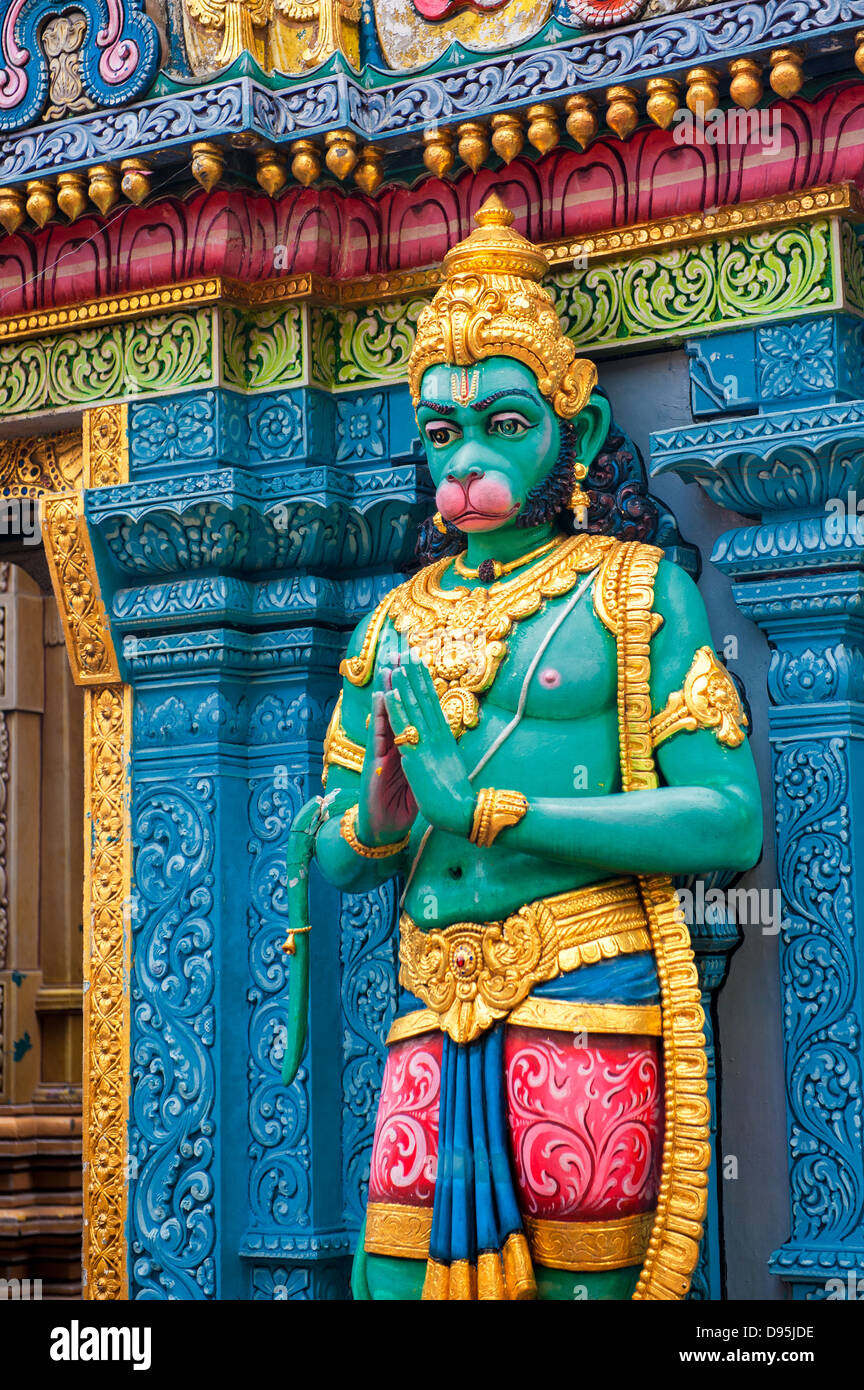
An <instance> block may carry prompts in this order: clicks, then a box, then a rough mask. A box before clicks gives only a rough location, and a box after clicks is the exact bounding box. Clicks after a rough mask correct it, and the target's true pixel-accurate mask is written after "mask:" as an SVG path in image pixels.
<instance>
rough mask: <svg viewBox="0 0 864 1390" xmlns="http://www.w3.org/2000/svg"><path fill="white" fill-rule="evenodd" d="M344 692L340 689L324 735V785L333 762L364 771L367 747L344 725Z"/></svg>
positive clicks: (350, 769)
mask: <svg viewBox="0 0 864 1390" xmlns="http://www.w3.org/2000/svg"><path fill="white" fill-rule="evenodd" d="M342 693H343V692H341V691H340V693H339V699H338V700H337V701H336V708H335V709H334V711H333V717H332V718H331V720H330V724H329V726H328V729H327V733H326V734H325V736H324V771H323V772H322V773H321V783H322V785H323V786H324V787H326V786H327V773H328V772H329V770H330V766H331V764H332V763H336V764H337V765H338V766H339V767H347V768H348V769H349V771H351V772H362V771H363V758H364V757H365V755H366V749H365V748H364V747H363V745H362V743H355V742H354V740H353V738H349V737H348V735H347V734H346V732H345V730H344V729H343V727H342Z"/></svg>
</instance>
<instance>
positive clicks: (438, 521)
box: [432, 512, 447, 536]
mask: <svg viewBox="0 0 864 1390" xmlns="http://www.w3.org/2000/svg"><path fill="white" fill-rule="evenodd" d="M432 525H433V526H434V527H435V530H436V531H440V532H441V535H442V536H446V535H447V522H446V521H445V520H444V518H443V516H442V515H441V513H440V512H436V513H435V515H434V516H433V518H432Z"/></svg>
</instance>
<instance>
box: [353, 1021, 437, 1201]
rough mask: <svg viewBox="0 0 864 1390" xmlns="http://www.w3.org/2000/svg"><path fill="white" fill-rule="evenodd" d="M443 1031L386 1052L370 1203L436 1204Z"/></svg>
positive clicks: (373, 1152) (397, 1044)
mask: <svg viewBox="0 0 864 1390" xmlns="http://www.w3.org/2000/svg"><path fill="white" fill-rule="evenodd" d="M441 1048H442V1034H441V1033H426V1034H424V1035H423V1036H422V1037H420V1038H406V1039H405V1041H404V1042H401V1043H395V1044H394V1045H393V1046H392V1047H390V1048H389V1050H388V1053H387V1065H386V1067H385V1069H384V1080H383V1082H382V1083H381V1100H380V1101H379V1103H378V1119H377V1121H376V1124H375V1141H374V1143H373V1145H372V1169H371V1172H370V1175H369V1200H370V1202H401V1203H404V1204H405V1205H406V1206H421V1207H425V1206H431V1205H432V1200H433V1197H434V1194H435V1174H436V1172H437V1168H438V1103H439V1100H440V1096H441Z"/></svg>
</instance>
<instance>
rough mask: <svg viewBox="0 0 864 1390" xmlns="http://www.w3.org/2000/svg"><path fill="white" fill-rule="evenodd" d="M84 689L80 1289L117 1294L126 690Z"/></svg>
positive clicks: (126, 953) (127, 856)
mask: <svg viewBox="0 0 864 1390" xmlns="http://www.w3.org/2000/svg"><path fill="white" fill-rule="evenodd" d="M84 699H85V715H84V718H85V741H84V746H85V784H84V785H85V810H84V846H85V857H84V866H85V867H84V1049H85V1055H84V1124H83V1134H84V1273H85V1288H84V1292H85V1296H86V1297H87V1298H90V1299H125V1298H127V1297H128V1280H127V1273H126V1192H127V1188H126V1128H127V1122H128V1112H129V957H130V934H131V925H130V921H129V913H128V903H129V885H130V881H131V829H130V824H129V787H128V780H129V764H130V756H129V755H130V739H131V728H132V718H131V714H132V691H131V687H129V686H128V685H120V684H114V685H106V686H102V687H101V688H97V689H92V688H91V689H88V690H87V691H86V692H85V696H84Z"/></svg>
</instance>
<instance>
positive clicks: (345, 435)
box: [336, 392, 387, 463]
mask: <svg viewBox="0 0 864 1390" xmlns="http://www.w3.org/2000/svg"><path fill="white" fill-rule="evenodd" d="M336 418H337V423H336V438H337V440H338V443H337V446H336V458H337V460H338V461H339V462H340V463H345V462H347V461H348V459H368V458H373V459H375V458H382V457H383V455H384V454H385V453H386V451H387V436H386V423H385V417H384V397H383V395H382V394H381V393H380V392H377V393H376V394H375V395H369V394H364V395H361V396H337V397H336Z"/></svg>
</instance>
